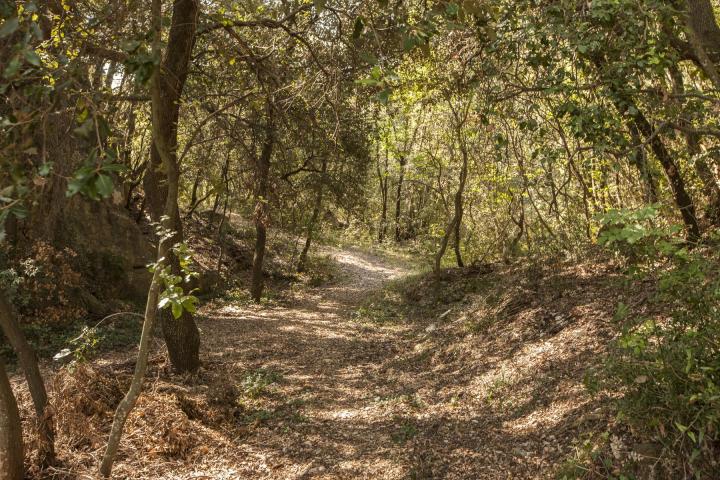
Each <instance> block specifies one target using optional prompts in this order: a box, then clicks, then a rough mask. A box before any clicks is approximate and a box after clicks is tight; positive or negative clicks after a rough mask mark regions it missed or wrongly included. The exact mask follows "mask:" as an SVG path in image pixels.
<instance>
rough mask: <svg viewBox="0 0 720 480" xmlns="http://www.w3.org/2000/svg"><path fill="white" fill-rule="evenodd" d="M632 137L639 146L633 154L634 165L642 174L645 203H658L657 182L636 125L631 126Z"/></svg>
mask: <svg viewBox="0 0 720 480" xmlns="http://www.w3.org/2000/svg"><path fill="white" fill-rule="evenodd" d="M630 136H631V138H632V141H633V143H634V144H635V145H637V147H636V148H635V149H634V151H633V153H632V163H633V165H635V167H636V168H637V169H638V172H639V173H640V179H641V180H642V184H643V190H644V192H645V195H644V196H645V202H647V203H657V201H658V194H657V191H658V187H657V180H656V179H655V176H654V175H653V174H652V171H651V170H650V165H648V161H647V154H646V151H645V146H644V145H643V140H642V137H641V136H640V131H639V130H638V129H637V128H636V127H635V126H634V125H630Z"/></svg>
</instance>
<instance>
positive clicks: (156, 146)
mask: <svg viewBox="0 0 720 480" xmlns="http://www.w3.org/2000/svg"><path fill="white" fill-rule="evenodd" d="M155 1H158V0H155ZM197 16H198V0H176V1H175V3H174V5H173V19H172V25H171V27H170V33H169V37H168V44H167V47H166V52H165V56H164V58H163V61H162V65H160V66H159V67H158V71H157V72H155V75H154V76H153V79H152V81H151V97H152V128H153V132H152V133H153V143H152V149H151V155H150V159H151V161H150V164H149V165H148V169H147V171H146V173H145V183H144V187H145V198H146V199H147V204H148V206H149V207H150V215H151V217H152V218H153V220H154V221H156V222H160V220H161V218H162V216H163V215H166V216H168V217H171V218H173V223H172V224H171V225H170V226H169V228H170V229H171V230H172V231H174V236H173V238H172V239H171V242H172V243H171V246H172V245H174V244H176V243H181V242H183V237H184V236H183V228H182V221H181V219H180V216H179V208H178V204H177V201H178V198H177V194H176V195H175V196H174V197H173V198H172V199H171V200H172V201H173V202H175V204H174V206H173V207H172V212H171V213H169V212H168V209H167V201H168V198H169V197H170V194H169V191H170V189H171V187H172V186H171V183H172V182H179V179H173V178H172V175H173V171H174V170H177V169H178V166H177V123H178V120H179V117H180V99H181V96H182V91H183V88H184V86H185V80H186V79H187V74H188V65H189V61H190V54H191V53H192V49H193V46H194V42H195V31H196V27H197ZM168 165H170V167H168ZM161 167H162V169H164V173H165V178H162V179H161V173H162V172H161ZM163 181H164V183H165V184H164V185H163V183H162V182H163ZM163 205H164V206H163ZM168 255H169V258H168V262H169V265H170V267H171V269H172V271H173V273H175V274H178V273H179V272H180V263H179V260H178V259H177V258H176V257H175V255H174V254H173V253H172V251H171V250H170V249H168ZM160 322H161V325H162V332H163V337H164V339H165V344H166V345H167V349H168V356H169V357H170V363H171V364H172V366H173V369H174V370H175V371H177V372H181V373H182V372H191V371H195V370H197V368H198V367H199V366H200V356H199V351H200V332H199V330H198V328H197V325H196V324H195V320H194V318H193V315H192V314H191V313H190V312H188V311H184V312H183V314H182V315H181V317H180V318H178V319H175V318H174V317H173V316H172V315H171V314H170V312H168V311H165V312H163V313H162V314H161V315H160Z"/></svg>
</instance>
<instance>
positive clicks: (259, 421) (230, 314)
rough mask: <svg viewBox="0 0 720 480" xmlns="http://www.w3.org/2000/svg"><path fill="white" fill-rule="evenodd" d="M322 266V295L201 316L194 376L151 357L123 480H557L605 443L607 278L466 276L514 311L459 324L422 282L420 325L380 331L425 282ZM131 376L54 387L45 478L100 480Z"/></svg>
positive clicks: (363, 267)
mask: <svg viewBox="0 0 720 480" xmlns="http://www.w3.org/2000/svg"><path fill="white" fill-rule="evenodd" d="M328 254H329V255H330V256H331V257H332V258H333V259H334V262H335V264H336V268H337V271H336V274H335V278H334V280H333V281H331V282H329V283H328V284H325V285H321V286H319V287H314V288H312V287H307V286H304V287H302V288H298V289H293V290H291V291H290V292H288V294H287V295H286V296H285V297H284V298H283V299H282V300H281V301H276V302H270V303H266V304H261V305H251V304H246V303H244V302H233V301H229V300H220V299H217V300H214V301H212V302H210V303H208V304H206V305H205V306H203V308H202V309H201V311H200V312H199V316H198V322H199V327H200V329H201V332H202V352H203V357H202V361H203V367H202V369H201V370H200V372H198V373H197V374H195V375H192V376H177V375H172V374H171V373H170V372H169V370H168V366H167V361H166V359H165V355H164V354H163V350H162V346H161V344H160V342H159V341H158V342H157V344H156V347H155V353H154V355H153V356H152V358H151V362H150V370H149V373H148V379H147V381H146V384H145V388H144V394H143V396H142V397H141V399H140V401H139V404H138V406H137V408H136V409H135V411H134V412H133V413H132V415H131V418H130V420H129V421H128V424H127V428H126V432H125V436H124V437H123V441H122V445H121V450H120V455H119V458H118V461H117V463H116V466H115V470H114V478H155V479H176V478H182V479H189V478H194V479H306V478H307V479H310V478H312V479H318V480H320V479H405V478H410V479H413V478H414V479H435V478H444V479H506V478H508V479H509V478H513V479H517V478H528V479H530V478H553V477H555V476H556V475H557V472H558V469H559V468H560V466H561V465H562V464H563V462H564V461H565V460H566V459H567V458H570V457H572V456H573V454H574V451H575V450H576V448H577V444H578V442H580V441H581V440H582V439H583V438H584V437H583V436H584V435H585V432H591V431H603V430H604V429H605V428H606V427H607V423H608V420H607V419H608V418H609V417H608V415H607V413H606V412H605V410H604V409H603V408H602V405H601V404H600V403H598V401H597V399H593V398H592V397H590V396H589V395H588V394H587V393H586V392H585V388H584V387H583V385H582V382H583V376H584V372H585V371H586V369H587V367H588V365H589V364H592V363H593V362H595V361H597V359H598V358H600V354H601V353H602V352H603V351H604V349H605V348H606V345H607V343H608V341H609V338H610V335H609V328H608V322H609V318H610V317H611V315H612V308H613V306H614V305H615V302H616V298H613V296H612V293H611V290H610V289H611V288H613V287H611V286H610V284H598V282H597V280H596V279H598V278H604V279H607V278H612V271H610V270H608V268H609V267H602V266H587V265H572V266H565V267H562V268H560V267H557V266H556V267H551V268H549V269H547V270H546V271H544V272H540V273H537V272H533V274H532V275H528V274H527V272H524V273H523V274H522V275H520V274H518V273H513V272H512V270H511V269H506V270H505V271H502V268H500V267H498V268H491V269H488V271H487V272H485V271H482V272H478V271H473V270H469V271H468V272H466V273H463V274H462V275H472V276H473V278H474V279H477V278H481V277H482V276H483V275H484V276H485V277H482V281H487V282H488V285H490V286H492V285H495V284H496V283H498V282H500V283H502V285H503V287H502V289H500V291H501V292H503V295H502V296H501V297H500V298H493V299H492V301H490V300H489V299H488V298H486V297H483V296H482V295H476V296H474V297H468V298H465V299H464V300H462V301H461V302H456V303H451V304H450V305H451V306H450V307H449V311H447V309H446V308H445V305H444V304H443V302H442V301H441V302H439V303H438V302H436V301H435V300H430V299H428V298H426V297H427V295H425V293H424V292H427V291H428V290H427V289H435V290H437V289H438V288H444V287H443V284H442V282H441V283H440V284H433V285H425V284H423V283H422V282H420V281H418V284H417V285H416V286H415V289H416V292H415V296H412V295H411V298H410V299H405V301H409V302H410V303H413V305H412V307H413V308H412V309H411V310H410V311H409V312H410V314H411V315H413V316H414V317H413V318H410V319H408V321H399V322H369V321H364V320H363V319H362V318H361V317H360V316H359V315H358V309H359V308H360V307H361V306H363V305H365V304H366V303H367V301H368V299H370V298H372V297H373V295H375V294H377V292H378V291H381V290H382V289H383V288H384V287H385V286H386V285H387V284H388V282H390V281H393V280H398V281H402V279H403V278H406V279H407V278H411V279H412V278H414V277H408V276H410V275H411V274H413V267H412V265H411V264H409V263H408V262H407V261H405V260H403V259H402V258H401V257H396V256H391V255H388V254H380V253H369V252H366V251H363V250H360V249H357V248H347V249H334V250H329V251H328ZM513 275H515V276H513ZM417 278H421V277H417ZM538 278H540V279H541V280H538ZM528 279H530V280H531V281H529V283H528ZM453 281H454V280H453V279H450V280H447V282H448V283H447V285H446V287H448V286H450V285H453V283H452V282H453ZM455 281H457V279H455ZM412 282H414V280H411V283H412ZM456 283H457V282H456ZM411 286H412V285H411ZM424 289H425V290H424ZM494 291H497V288H496V289H495V290H494ZM608 298H609V299H610V301H608ZM438 312H440V313H439V314H438ZM489 316H492V318H493V319H494V321H493V322H491V323H488V324H487V325H485V323H483V321H482V319H483V318H486V317H488V318H489ZM132 359H133V352H132V351H129V352H124V353H123V352H117V353H115V354H113V355H107V356H103V357H102V358H101V359H100V360H96V361H93V362H91V363H89V364H87V365H84V366H81V367H78V368H76V369H74V370H72V371H67V370H64V369H63V370H61V371H60V373H58V374H57V375H56V376H55V377H54V381H53V382H52V383H53V385H54V387H53V388H52V397H53V398H54V403H55V406H56V410H57V417H58V419H59V422H58V423H59V425H60V432H59V435H58V450H59V456H60V459H61V461H62V463H61V464H60V465H59V466H58V467H56V468H55V469H51V470H50V471H48V472H46V473H45V476H48V475H49V476H51V477H52V476H54V477H57V478H61V477H65V478H96V474H95V472H96V471H97V470H96V469H97V465H98V462H99V458H100V456H101V455H102V451H103V447H104V442H105V440H106V435H107V432H108V430H109V425H110V421H111V418H112V411H113V408H114V405H115V404H116V402H117V401H119V399H120V398H121V396H122V393H123V391H124V389H125V388H126V385H127V383H128V379H129V376H130V374H131V372H132V366H133V363H132ZM14 383H15V384H16V387H18V390H20V391H21V393H20V397H21V404H22V409H23V412H24V417H25V419H26V427H27V428H30V426H29V423H30V422H29V420H30V419H31V418H32V412H31V407H30V402H29V398H28V396H27V392H25V391H24V389H23V387H22V382H20V378H19V377H18V376H17V375H16V376H15V378H14ZM31 473H32V472H31Z"/></svg>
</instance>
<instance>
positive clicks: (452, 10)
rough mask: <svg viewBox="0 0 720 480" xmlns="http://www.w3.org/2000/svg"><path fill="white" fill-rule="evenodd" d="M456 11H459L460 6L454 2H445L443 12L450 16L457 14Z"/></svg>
mask: <svg viewBox="0 0 720 480" xmlns="http://www.w3.org/2000/svg"><path fill="white" fill-rule="evenodd" d="M458 12H460V6H459V5H458V4H457V3H455V2H450V3H448V4H447V7H445V13H447V14H448V16H450V17H455V16H457V14H458Z"/></svg>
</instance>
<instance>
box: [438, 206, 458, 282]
mask: <svg viewBox="0 0 720 480" xmlns="http://www.w3.org/2000/svg"><path fill="white" fill-rule="evenodd" d="M455 221H456V217H455V215H453V218H452V220H450V223H448V226H447V228H446V229H445V235H443V238H442V240H441V241H440V248H439V249H438V252H437V253H436V254H435V258H434V262H433V272H434V273H435V275H438V274H439V273H440V263H441V262H442V258H443V257H444V256H445V251H446V250H447V246H448V243H449V242H450V237H451V236H452V234H453V232H454V231H455Z"/></svg>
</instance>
